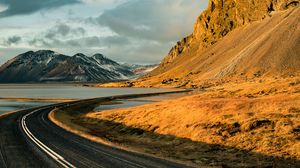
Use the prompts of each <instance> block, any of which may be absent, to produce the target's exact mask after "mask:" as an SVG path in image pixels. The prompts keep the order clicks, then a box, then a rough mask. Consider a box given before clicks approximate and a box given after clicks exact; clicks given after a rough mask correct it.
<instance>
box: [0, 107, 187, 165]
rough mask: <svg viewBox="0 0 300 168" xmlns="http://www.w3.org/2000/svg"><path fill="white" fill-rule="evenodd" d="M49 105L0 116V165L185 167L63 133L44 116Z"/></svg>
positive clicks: (46, 115) (50, 108) (49, 108)
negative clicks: (0, 117)
mask: <svg viewBox="0 0 300 168" xmlns="http://www.w3.org/2000/svg"><path fill="white" fill-rule="evenodd" d="M53 108H55V107H54V106H46V107H40V108H33V109H28V110H24V111H20V112H17V113H14V114H11V115H9V116H7V117H5V118H2V119H0V167H4V168H6V167H9V168H10V167H30V168H31V167H89V168H92V167H100V168H119V167H120V168H146V167H147V168H148V167H149V168H158V167H161V168H182V167H186V166H184V165H181V164H178V163H173V162H170V161H167V160H163V159H158V158H155V157H151V156H148V155H143V154H138V153H134V152H128V151H125V150H121V149H118V148H114V147H110V146H106V145H102V144H99V143H95V142H92V141H89V140H87V139H85V138H82V137H80V136H77V135H75V134H72V133H70V132H67V131H65V130H63V129H62V128H60V127H58V126H56V125H55V124H54V123H52V122H51V121H50V120H49V119H48V113H49V112H50V111H51V110H52V109H53Z"/></svg>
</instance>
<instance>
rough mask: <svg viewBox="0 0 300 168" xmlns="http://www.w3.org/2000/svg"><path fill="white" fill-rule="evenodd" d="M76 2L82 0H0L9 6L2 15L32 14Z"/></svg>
mask: <svg viewBox="0 0 300 168" xmlns="http://www.w3.org/2000/svg"><path fill="white" fill-rule="evenodd" d="M75 3H80V0H0V4H4V5H6V6H8V9H7V10H5V11H3V12H0V17H7V16H13V15H24V14H31V13H34V12H37V11H39V10H42V9H52V8H57V7H60V6H64V5H69V4H75Z"/></svg>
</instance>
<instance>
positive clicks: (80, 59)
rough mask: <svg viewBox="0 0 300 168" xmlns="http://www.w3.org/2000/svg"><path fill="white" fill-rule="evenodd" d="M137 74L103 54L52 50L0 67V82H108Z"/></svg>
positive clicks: (15, 60) (26, 56)
mask: <svg viewBox="0 0 300 168" xmlns="http://www.w3.org/2000/svg"><path fill="white" fill-rule="evenodd" d="M133 75H134V73H133V72H132V71H131V70H128V69H127V68H126V67H124V66H122V65H120V64H118V63H117V62H115V61H112V60H110V59H108V58H106V57H104V56H103V55H102V54H95V55H93V56H92V57H88V56H86V55H84V54H81V53H78V54H76V55H74V56H72V57H71V56H66V55H62V54H59V53H56V52H53V51H50V50H40V51H36V52H33V51H29V52H26V53H23V54H20V55H18V56H16V57H15V58H13V59H11V60H9V61H8V62H6V63H5V64H3V65H2V66H1V67H0V83H21V82H48V81H55V82H66V81H68V82H69V81H70V82H107V81H114V80H125V79H129V78H130V77H131V76H133Z"/></svg>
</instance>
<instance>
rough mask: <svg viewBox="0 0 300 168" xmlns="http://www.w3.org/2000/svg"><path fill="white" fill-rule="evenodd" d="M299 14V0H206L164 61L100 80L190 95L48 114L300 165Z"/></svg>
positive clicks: (177, 154) (151, 147) (226, 155)
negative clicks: (122, 77) (127, 77)
mask: <svg viewBox="0 0 300 168" xmlns="http://www.w3.org/2000/svg"><path fill="white" fill-rule="evenodd" d="M299 20H300V8H299V0H293V1H292V0H260V1H259V0H253V1H242V0H227V1H225V0H221V1H220V0H210V2H209V6H208V8H207V9H206V10H205V11H204V12H203V13H202V14H201V15H200V16H199V17H198V18H197V22H196V24H195V28H194V32H193V34H191V35H190V36H188V37H186V38H184V39H183V40H181V41H180V42H178V43H177V45H176V46H175V47H173V48H172V49H171V51H170V53H169V54H168V55H167V56H166V57H165V59H164V60H163V61H162V62H161V64H160V65H159V66H158V68H156V69H155V70H153V71H152V72H150V73H149V74H148V75H146V76H144V77H142V78H139V79H137V80H132V81H127V82H121V83H108V84H99V85H97V86H100V87H169V88H174V87H179V88H194V91H193V92H192V93H191V94H192V95H189V96H184V97H182V98H177V99H174V100H164V101H161V102H157V103H153V104H148V105H143V106H138V107H133V108H127V109H113V110H107V111H99V112H88V111H86V110H85V112H80V110H76V109H69V110H67V111H59V112H60V113H58V112H56V113H52V114H51V115H52V119H53V118H54V119H56V122H57V123H58V124H59V123H64V126H62V124H60V125H61V126H62V127H68V128H70V127H73V129H74V128H77V129H78V130H80V134H84V135H88V136H90V139H93V140H95V139H97V138H99V139H101V140H103V141H109V142H112V143H114V144H118V145H121V146H125V147H128V148H130V149H134V150H137V151H140V152H143V153H148V154H153V155H156V156H159V157H163V158H169V159H173V160H177V161H181V162H184V163H187V164H190V165H192V166H196V167H213V166H215V167H218V166H219V167H300V55H299V51H300V38H299V35H300V26H299ZM74 112H77V113H74ZM59 120H60V121H64V122H59ZM91 137H92V138H91Z"/></svg>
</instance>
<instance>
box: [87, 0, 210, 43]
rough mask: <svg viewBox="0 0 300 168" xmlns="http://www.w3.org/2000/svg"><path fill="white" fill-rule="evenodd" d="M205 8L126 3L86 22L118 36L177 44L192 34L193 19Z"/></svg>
mask: <svg viewBox="0 0 300 168" xmlns="http://www.w3.org/2000/svg"><path fill="white" fill-rule="evenodd" d="M206 6H207V2H206V1H202V2H200V1H195V0H151V1H149V0H130V1H128V2H125V3H123V4H121V5H119V6H117V7H116V8H114V9H112V10H107V11H105V12H104V13H103V14H102V15H100V16H99V17H96V18H89V19H87V21H89V22H92V23H94V24H99V25H101V26H106V27H109V28H110V29H111V30H112V31H114V32H115V33H117V34H119V35H122V36H127V37H134V38H139V39H147V40H155V41H160V42H169V41H177V40H179V39H181V38H182V37H184V36H186V35H188V34H190V33H191V32H192V28H193V24H194V22H195V18H196V16H198V15H199V11H200V9H201V8H202V9H203V8H205V7H206Z"/></svg>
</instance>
